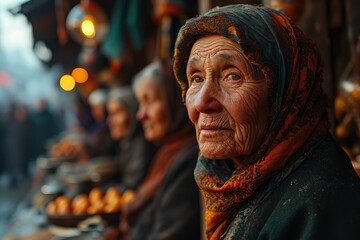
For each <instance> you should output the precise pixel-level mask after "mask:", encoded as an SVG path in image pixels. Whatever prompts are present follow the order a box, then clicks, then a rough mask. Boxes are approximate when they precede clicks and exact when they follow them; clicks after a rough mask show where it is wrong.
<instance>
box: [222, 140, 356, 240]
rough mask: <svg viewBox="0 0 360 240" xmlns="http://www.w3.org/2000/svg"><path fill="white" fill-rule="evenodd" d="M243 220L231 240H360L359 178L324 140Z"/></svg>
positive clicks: (331, 142) (335, 147)
mask: <svg viewBox="0 0 360 240" xmlns="http://www.w3.org/2000/svg"><path fill="white" fill-rule="evenodd" d="M266 187H267V186H264V187H263V189H264V188H266ZM263 189H260V191H261V190H263ZM254 199H256V195H255V196H254V197H253V198H252V199H250V205H251V201H253V200H254ZM242 211H244V209H242ZM238 214H239V213H238ZM245 215H246V214H245ZM244 220H245V222H244V224H241V225H240V226H238V227H237V229H236V231H235V232H236V234H235V236H236V237H235V238H233V239H273V240H281V239H284V240H285V239H286V240H288V239H304V240H305V239H306V240H308V239H327V240H329V239H334V240H335V239H339V240H340V239H347V240H351V239H354V240H355V239H360V231H359V227H360V178H359V177H358V176H357V175H356V173H355V172H354V170H353V168H352V166H351V162H350V160H349V158H348V157H347V156H346V154H345V153H344V151H342V149H341V148H339V147H338V145H337V144H336V143H335V141H334V140H333V139H332V138H331V137H328V138H327V139H326V140H325V141H324V142H323V143H321V144H320V146H319V147H318V148H317V149H316V150H314V151H313V152H312V154H311V155H310V156H309V158H308V159H307V160H305V161H304V162H303V163H302V164H301V165H300V166H299V167H298V169H297V170H295V171H294V172H293V173H292V174H290V175H289V176H288V177H287V178H286V179H285V180H284V181H283V182H282V183H281V184H280V185H279V186H278V187H277V188H276V189H275V190H274V192H273V193H272V194H271V195H270V196H269V197H268V198H267V199H266V200H265V201H264V202H263V203H262V204H260V205H259V207H258V208H256V209H255V210H254V211H253V212H252V213H250V214H248V216H247V217H245V218H244ZM233 230H234V229H233ZM225 239H226V238H225Z"/></svg>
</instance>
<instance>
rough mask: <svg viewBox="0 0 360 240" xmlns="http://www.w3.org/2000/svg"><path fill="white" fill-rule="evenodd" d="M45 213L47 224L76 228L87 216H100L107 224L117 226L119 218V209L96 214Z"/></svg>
mask: <svg viewBox="0 0 360 240" xmlns="http://www.w3.org/2000/svg"><path fill="white" fill-rule="evenodd" d="M45 215H46V218H47V221H48V223H49V224H52V225H56V226H61V227H71V228H76V227H77V226H78V224H79V223H80V222H82V221H84V220H85V219H87V218H90V217H93V216H100V217H101V218H102V219H103V220H104V221H105V223H106V225H108V226H117V225H118V224H119V219H120V211H118V212H112V213H98V214H81V215H74V214H49V213H47V212H46V211H45Z"/></svg>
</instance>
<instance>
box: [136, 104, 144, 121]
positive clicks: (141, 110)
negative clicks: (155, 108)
mask: <svg viewBox="0 0 360 240" xmlns="http://www.w3.org/2000/svg"><path fill="white" fill-rule="evenodd" d="M136 118H137V120H139V121H142V120H143V119H144V118H145V111H144V107H141V106H140V107H139V109H138V111H137V113H136Z"/></svg>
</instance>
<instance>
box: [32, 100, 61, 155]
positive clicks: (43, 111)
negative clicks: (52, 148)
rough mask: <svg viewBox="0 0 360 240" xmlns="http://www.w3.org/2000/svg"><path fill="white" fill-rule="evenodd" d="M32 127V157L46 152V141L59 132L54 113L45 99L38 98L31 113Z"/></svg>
mask: <svg viewBox="0 0 360 240" xmlns="http://www.w3.org/2000/svg"><path fill="white" fill-rule="evenodd" d="M31 121H32V124H33V128H34V144H35V146H34V158H37V157H38V156H40V155H46V154H47V141H48V140H50V139H51V138H53V137H55V136H56V135H57V134H58V133H59V129H58V128H57V124H56V120H55V117H54V114H53V113H52V112H51V111H50V109H49V107H48V103H47V102H46V100H45V99H40V100H39V102H38V105H37V108H36V109H35V111H34V112H32V114H31Z"/></svg>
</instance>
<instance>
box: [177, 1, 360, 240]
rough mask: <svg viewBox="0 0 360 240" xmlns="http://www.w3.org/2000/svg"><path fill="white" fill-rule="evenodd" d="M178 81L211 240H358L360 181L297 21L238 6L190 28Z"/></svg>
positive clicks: (180, 47) (314, 54) (182, 37)
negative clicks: (334, 132)
mask: <svg viewBox="0 0 360 240" xmlns="http://www.w3.org/2000/svg"><path fill="white" fill-rule="evenodd" d="M174 72H175V75H176V79H177V81H178V82H179V83H180V85H181V87H182V89H183V96H184V98H185V103H186V107H187V110H188V114H189V117H190V119H191V121H192V122H193V123H194V125H195V129H196V136H197V141H198V143H199V148H200V155H199V158H198V162H197V166H196V169H195V178H196V181H197V184H198V186H199V187H200V189H201V192H202V194H203V196H204V198H205V206H206V217H205V218H206V236H207V238H208V239H359V237H360V234H359V230H358V229H359V224H360V205H359V202H360V183H359V178H358V177H357V176H356V174H355V172H354V170H353V169H352V166H351V163H350V161H349V159H348V157H347V156H346V154H345V153H344V152H343V151H342V150H341V148H339V146H338V145H337V144H336V142H335V141H334V139H333V138H332V137H331V136H330V134H329V132H328V129H329V123H328V119H327V110H326V103H325V96H324V93H323V91H322V89H321V81H322V68H321V64H320V59H319V54H318V51H317V49H316V47H315V46H314V44H313V43H312V42H311V41H310V40H309V38H307V37H306V36H305V35H304V33H303V32H302V31H301V30H300V29H299V28H298V27H296V26H295V24H294V23H293V22H291V21H290V20H289V18H287V17H286V16H284V15H283V14H281V13H279V12H277V11H274V10H271V9H268V8H263V7H255V6H249V5H231V6H226V7H222V8H215V9H213V10H211V11H209V12H208V13H206V14H204V15H203V16H199V17H197V18H194V19H190V20H188V21H187V22H186V23H185V25H184V26H183V27H182V28H181V30H180V32H179V35H178V38H177V41H176V47H175V53H174Z"/></svg>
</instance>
